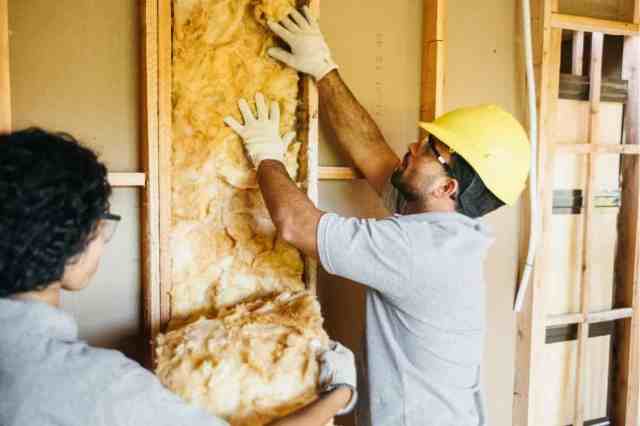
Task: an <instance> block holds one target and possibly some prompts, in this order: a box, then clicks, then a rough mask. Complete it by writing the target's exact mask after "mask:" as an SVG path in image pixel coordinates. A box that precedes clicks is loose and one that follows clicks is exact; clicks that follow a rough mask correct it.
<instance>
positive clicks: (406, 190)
mask: <svg viewBox="0 0 640 426" xmlns="http://www.w3.org/2000/svg"><path fill="white" fill-rule="evenodd" d="M403 173H404V170H403V169H396V170H394V172H393V174H392V175H391V185H393V187H394V188H396V189H397V190H398V192H399V193H400V195H402V197H404V199H405V200H406V201H409V202H412V201H417V200H418V199H420V193H418V192H417V191H415V190H413V189H411V187H410V186H409V185H408V184H407V183H406V182H404V181H403V180H402V174H403Z"/></svg>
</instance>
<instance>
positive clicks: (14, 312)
mask: <svg viewBox="0 0 640 426" xmlns="http://www.w3.org/2000/svg"><path fill="white" fill-rule="evenodd" d="M110 195H111V186H110V185H109V182H108V180H107V169H106V167H105V166H104V164H102V163H101V162H100V161H99V160H98V158H97V156H96V154H95V153H94V152H92V151H91V150H90V149H87V148H85V147H83V146H82V145H81V144H80V143H78V141H76V140H75V139H74V138H73V137H72V136H70V135H68V134H62V133H49V132H46V131H44V130H41V129H28V130H24V131H19V132H15V133H11V134H6V135H0V425H3V426H17V425H20V426H24V425H34V426H35V425H38V426H47V425H78V426H80V425H81V426H91V425H114V426H115V425H151V424H153V425H154V426H157V425H172V426H174V425H183V424H184V425H207V426H212V425H214V426H215V425H225V424H226V422H224V421H222V420H217V419H215V418H213V417H211V416H210V415H208V414H207V413H206V412H204V411H202V410H199V409H197V408H195V407H192V406H189V405H187V404H185V403H184V402H183V401H182V400H180V399H179V398H178V397H177V396H175V395H173V394H172V393H170V392H169V391H168V390H166V389H165V388H164V387H163V386H162V385H161V384H160V382H159V381H158V380H157V379H156V377H155V376H154V375H152V374H151V373H150V372H148V371H147V370H145V369H144V368H142V367H141V366H140V365H139V364H137V363H136V362H134V361H132V360H129V359H127V358H126V357H125V356H124V355H122V354H121V353H119V352H117V351H112V350H105V349H98V348H93V347H90V346H88V345H87V344H86V343H85V342H83V341H81V340H79V338H78V326H77V324H76V322H75V320H74V319H73V318H72V317H71V316H70V315H68V314H67V313H65V312H64V311H62V310H61V309H60V292H61V290H62V289H64V290H69V291H77V290H81V289H83V288H85V287H86V286H87V285H88V284H89V282H90V280H91V278H92V277H93V276H94V275H95V273H96V271H97V269H98V265H99V262H100V257H101V256H102V254H103V252H104V249H105V244H106V243H107V242H108V241H109V240H110V239H111V237H112V236H113V233H114V232H115V228H116V225H117V223H118V221H119V220H120V218H119V217H118V216H117V215H114V214H112V213H110V211H109V207H110V206H109V196H110Z"/></svg>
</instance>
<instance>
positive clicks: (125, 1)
mask: <svg viewBox="0 0 640 426" xmlns="http://www.w3.org/2000/svg"><path fill="white" fill-rule="evenodd" d="M137 4H138V2H135V1H130V0H109V1H103V0H59V1H50V0H9V30H10V32H11V38H10V48H11V88H12V108H13V127H14V128H15V129H20V128H23V127H28V126H41V127H45V128H48V129H51V130H59V131H66V132H69V133H72V134H73V135H74V136H76V137H78V138H80V139H81V140H82V141H83V142H84V143H86V144H88V145H89V146H91V147H93V148H95V149H96V150H97V151H98V152H100V153H101V154H102V158H103V159H104V161H106V163H107V165H108V166H109V169H110V170H111V171H118V172H123V171H136V169H137V167H138V155H137V152H138V148H137V141H138V103H137V98H138V96H139V91H138V46H139V42H138V21H139V16H138V9H137V7H138V6H137Z"/></svg>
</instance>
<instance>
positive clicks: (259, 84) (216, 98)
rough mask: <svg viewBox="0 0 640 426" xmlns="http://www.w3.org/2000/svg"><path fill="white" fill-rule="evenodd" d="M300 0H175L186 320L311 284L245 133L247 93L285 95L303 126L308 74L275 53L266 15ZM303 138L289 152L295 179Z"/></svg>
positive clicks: (177, 189)
mask: <svg viewBox="0 0 640 426" xmlns="http://www.w3.org/2000/svg"><path fill="white" fill-rule="evenodd" d="M292 7H293V1H292V0H262V1H256V0H253V1H251V0H174V29H173V31H174V38H173V176H172V177H173V196H172V205H173V212H172V213H173V224H172V234H171V253H172V274H173V276H172V282H173V292H172V295H171V296H172V297H171V299H172V316H173V318H174V319H185V318H187V317H189V316H192V317H193V316H194V315H198V314H201V313H211V312H215V311H216V310H219V309H221V308H223V307H225V306H231V305H233V304H236V303H239V302H242V301H245V300H248V299H253V298H255V297H256V296H261V295H267V294H270V293H273V292H278V291H283V290H296V289H297V290H301V289H303V288H304V285H303V282H302V274H303V262H302V258H301V256H300V254H299V253H298V251H297V250H295V249H293V248H291V247H289V246H288V245H286V244H284V243H282V242H281V241H278V240H277V238H276V236H275V228H274V227H273V224H272V223H271V219H270V217H269V213H268V212H267V210H266V208H265V205H264V201H263V199H262V196H261V195H260V190H259V189H258V187H257V183H256V176H255V171H254V170H253V168H252V167H251V165H250V163H249V161H248V160H247V158H246V156H245V153H244V151H243V150H244V148H243V146H242V142H241V140H240V138H239V137H238V136H237V135H236V134H235V133H234V132H233V131H232V130H231V129H230V128H228V127H227V126H226V125H225V124H224V122H223V119H224V117H225V116H227V115H233V116H234V117H236V118H237V119H238V120H239V121H240V122H242V119H241V117H240V112H239V110H238V100H239V99H240V98H245V99H247V100H250V101H253V99H254V98H255V95H256V93H257V92H262V93H263V94H264V95H265V96H266V97H267V98H268V99H269V100H274V101H277V102H278V103H279V104H280V109H281V116H282V119H281V123H282V124H281V129H280V130H281V132H282V133H284V132H288V131H292V130H294V129H295V112H296V106H297V102H298V74H297V73H296V72H295V71H294V70H292V69H289V68H286V67H284V66H283V65H281V64H279V63H277V62H276V61H274V60H273V59H271V58H270V57H269V56H268V55H267V54H266V51H267V49H268V48H269V47H271V46H273V45H274V42H275V40H274V37H273V36H272V34H271V32H270V31H269V29H268V28H266V27H265V25H264V23H263V22H264V20H265V19H266V17H271V18H273V19H280V18H282V17H283V16H285V15H286V13H288V12H289V11H290V10H291V8H292ZM299 150H300V144H293V145H292V147H291V148H290V150H289V152H288V153H287V159H286V163H287V169H288V170H289V173H290V174H291V175H292V176H293V177H294V178H295V177H296V174H297V170H298V161H297V157H298V152H299Z"/></svg>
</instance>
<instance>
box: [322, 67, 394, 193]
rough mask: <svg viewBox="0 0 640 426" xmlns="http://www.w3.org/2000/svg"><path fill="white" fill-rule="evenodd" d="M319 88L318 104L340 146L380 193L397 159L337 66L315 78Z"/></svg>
mask: <svg viewBox="0 0 640 426" xmlns="http://www.w3.org/2000/svg"><path fill="white" fill-rule="evenodd" d="M318 90H319V92H320V101H321V108H322V110H323V113H324V116H325V117H326V119H327V120H328V121H329V125H330V126H331V128H332V129H333V131H334V133H335V136H336V140H337V142H338V144H339V146H340V147H341V148H342V149H343V150H344V151H345V152H346V153H347V154H348V155H349V157H351V159H352V161H353V162H354V164H355V165H356V166H357V167H358V169H360V171H362V173H363V174H364V175H365V177H366V178H367V180H368V181H369V183H370V184H371V185H372V186H373V188H374V189H375V190H376V191H377V192H378V193H380V192H381V191H382V188H383V186H384V183H385V182H386V180H387V179H388V178H389V176H390V175H391V173H392V172H393V170H394V169H395V167H396V166H397V164H398V163H399V161H400V160H399V159H398V157H397V156H396V155H395V153H394V152H393V151H392V150H391V148H390V147H389V145H387V143H386V141H385V140H384V137H383V136H382V133H381V132H380V129H379V128H378V126H377V125H376V123H375V122H374V121H373V119H372V118H371V116H370V115H369V113H368V112H367V111H366V110H365V109H364V107H363V106H362V105H361V104H360V102H358V100H357V99H356V98H355V96H354V95H353V93H351V90H349V88H348V87H347V85H346V84H345V83H344V82H343V81H342V78H341V77H340V75H339V74H338V71H337V70H335V71H332V72H330V73H329V74H327V75H326V76H325V77H324V78H323V79H322V80H320V81H319V82H318Z"/></svg>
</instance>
